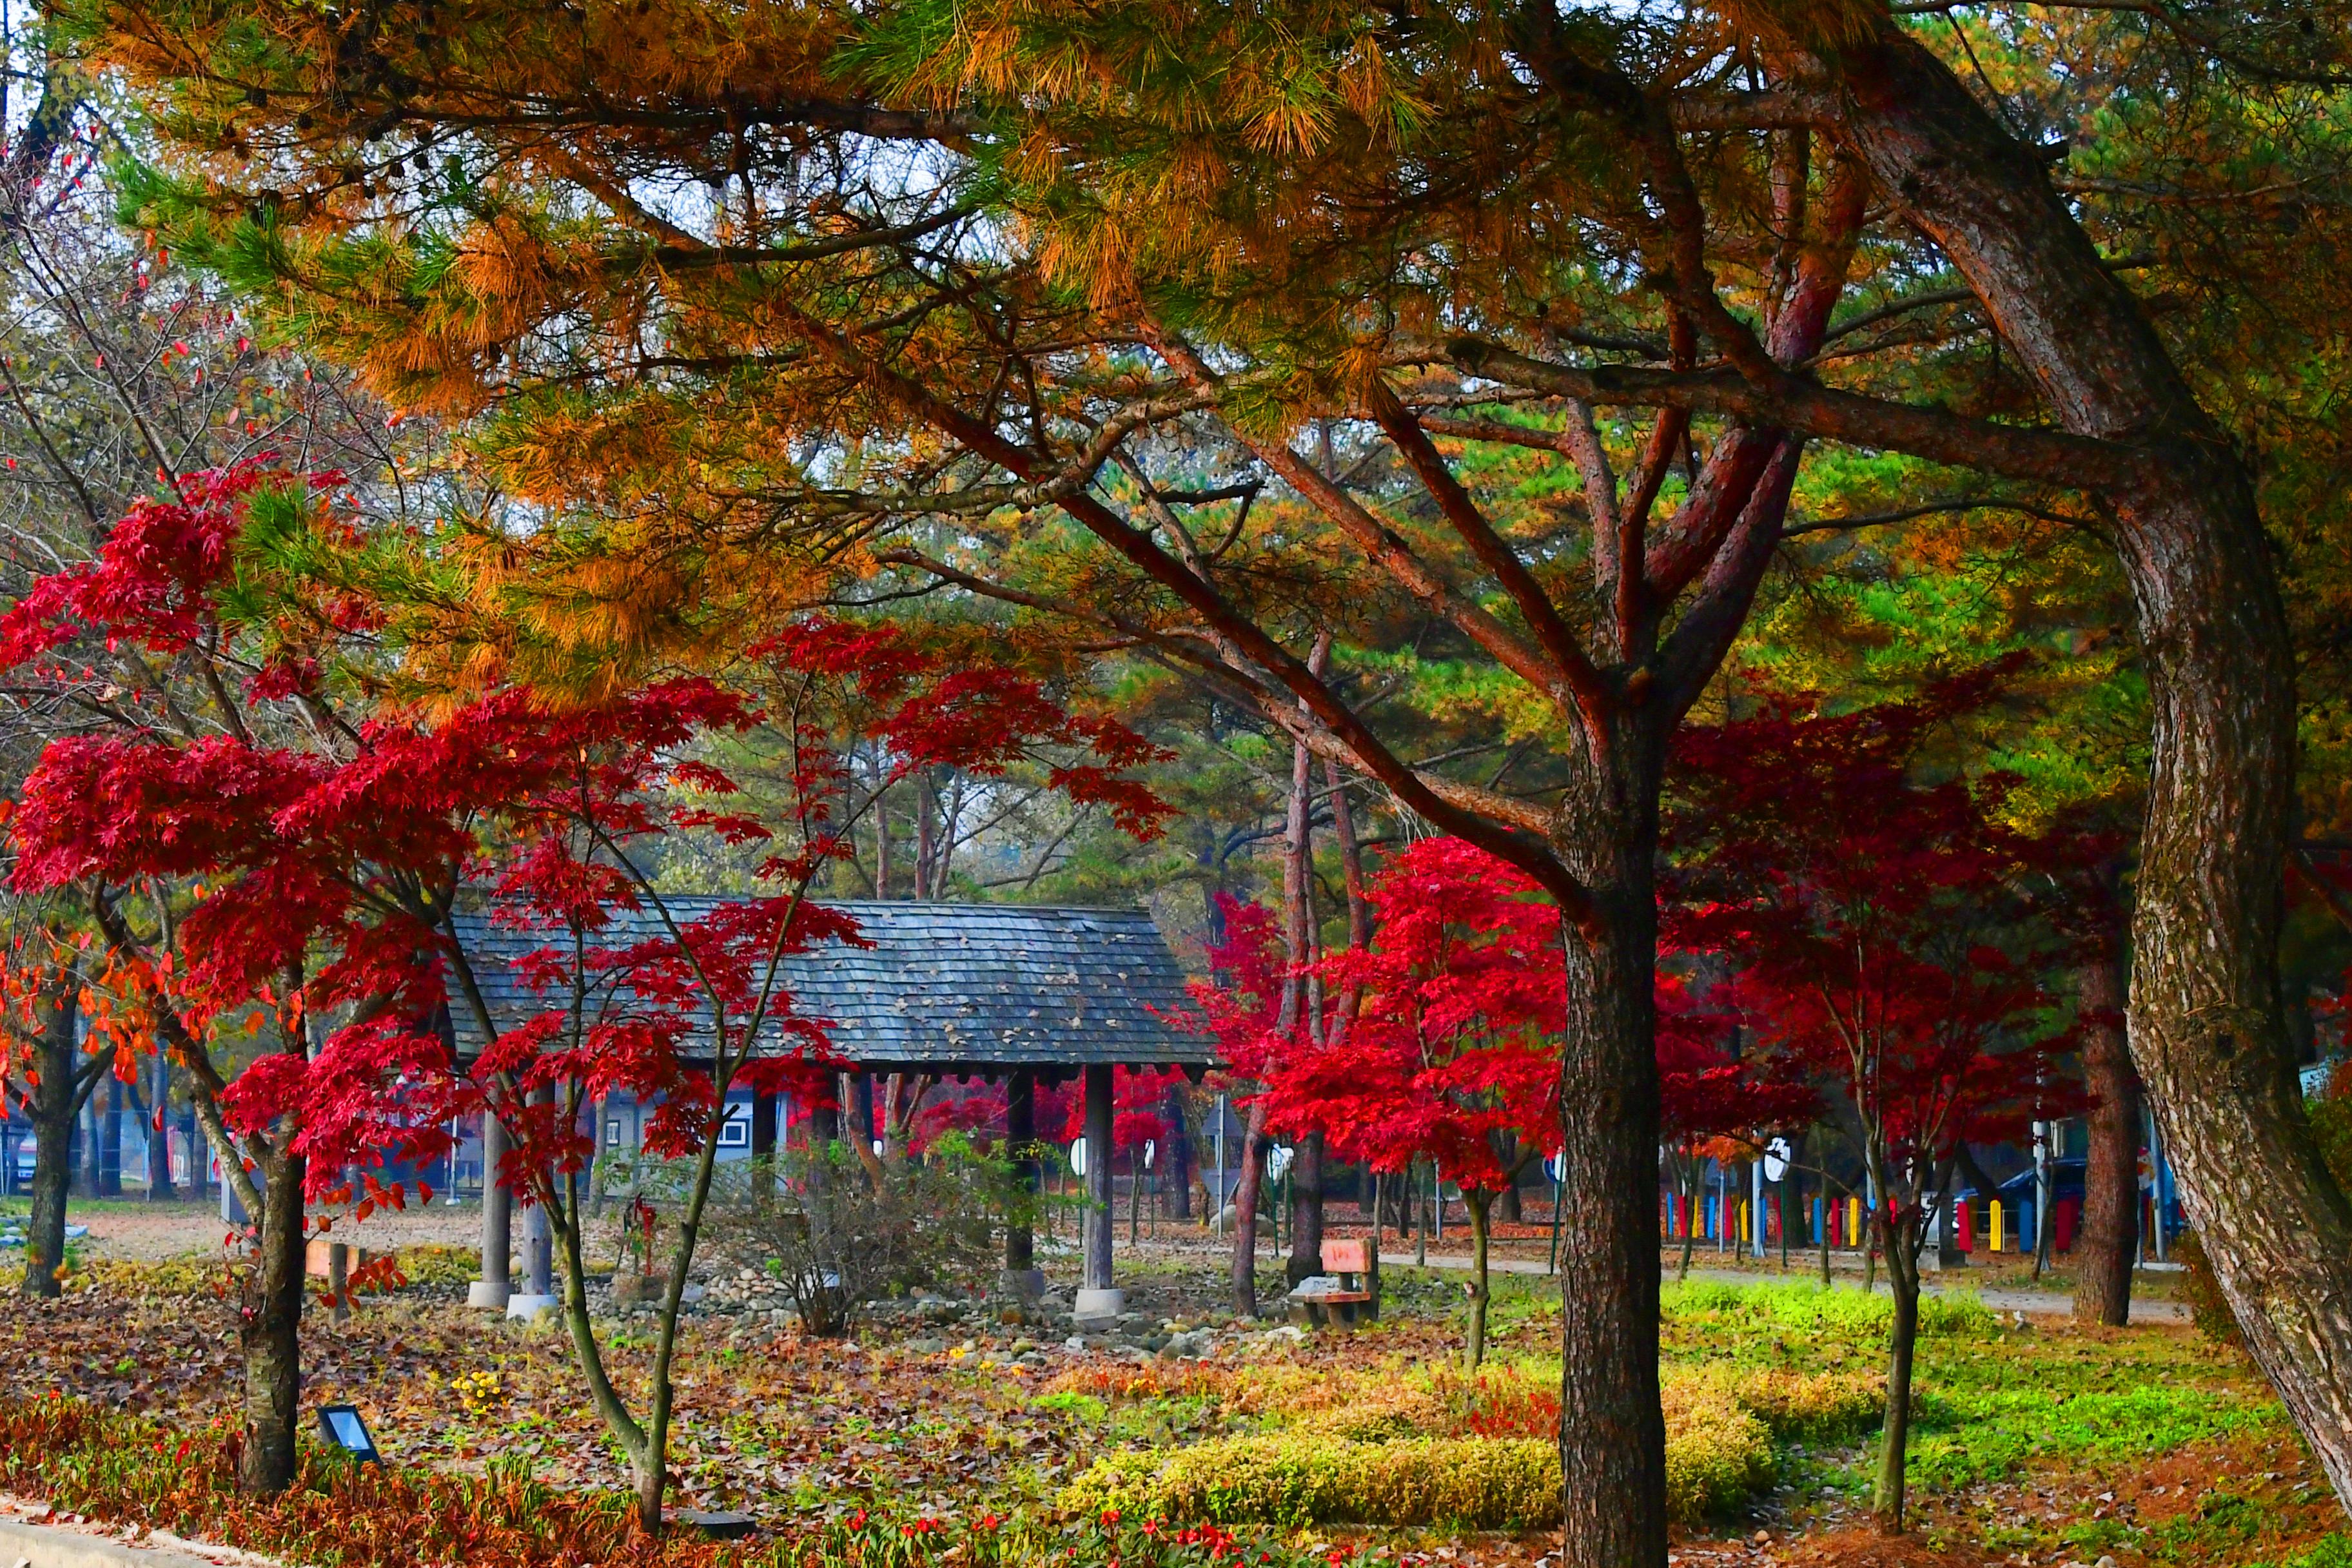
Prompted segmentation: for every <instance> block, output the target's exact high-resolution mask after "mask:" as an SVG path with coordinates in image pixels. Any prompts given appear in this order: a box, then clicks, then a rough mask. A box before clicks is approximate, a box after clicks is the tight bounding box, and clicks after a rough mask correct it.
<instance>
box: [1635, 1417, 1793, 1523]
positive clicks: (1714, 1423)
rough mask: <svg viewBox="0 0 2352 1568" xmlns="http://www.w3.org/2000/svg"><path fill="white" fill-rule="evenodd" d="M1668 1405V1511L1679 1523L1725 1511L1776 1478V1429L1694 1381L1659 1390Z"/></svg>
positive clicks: (1695, 1520) (1692, 1521) (1745, 1499)
mask: <svg viewBox="0 0 2352 1568" xmlns="http://www.w3.org/2000/svg"><path fill="white" fill-rule="evenodd" d="M1659 1394H1660V1396H1661V1397H1662V1399H1663V1400H1664V1404H1665V1407H1666V1512H1667V1514H1668V1516H1669V1517H1671V1518H1672V1519H1673V1520H1674V1521H1675V1522H1676V1523H1677V1524H1695V1523H1696V1522H1697V1521H1700V1520H1702V1519H1705V1518H1706V1517H1707V1516H1708V1515H1710V1514H1718V1513H1727V1512H1729V1511H1730V1510H1733V1509H1736V1508H1738V1506H1739V1505H1740V1504H1742V1503H1744V1502H1746V1501H1747V1500H1748V1497H1749V1496H1750V1494H1752V1493H1755V1492H1758V1491H1760V1490H1762V1489H1764V1488H1766V1487H1768V1486H1769V1485H1771V1484H1772V1477H1773V1474H1774V1472H1775V1469H1776V1466H1775V1464H1774V1456H1773V1453H1772V1433H1771V1430H1770V1428H1769V1427H1767V1426H1765V1425H1764V1423H1763V1422H1761V1421H1759V1420H1758V1419H1757V1418H1756V1417H1755V1416H1754V1415H1751V1414H1749V1413H1748V1411H1746V1410H1743V1409H1741V1408H1740V1407H1739V1406H1738V1405H1737V1404H1735V1403H1734V1402H1733V1401H1731V1400H1729V1399H1727V1398H1724V1397H1723V1396H1722V1395H1721V1394H1719V1393H1717V1392H1715V1391H1712V1390H1708V1389H1706V1388H1703V1387H1702V1386H1700V1385H1699V1384H1696V1383H1695V1382H1685V1383H1670V1384H1666V1385H1665V1386H1664V1387H1663V1388H1661V1389H1660V1390H1659Z"/></svg>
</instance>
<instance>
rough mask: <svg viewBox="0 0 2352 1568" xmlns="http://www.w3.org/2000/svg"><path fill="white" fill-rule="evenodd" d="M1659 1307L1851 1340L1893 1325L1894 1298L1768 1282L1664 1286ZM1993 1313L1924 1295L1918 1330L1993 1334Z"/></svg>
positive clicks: (1971, 1303) (1957, 1298)
mask: <svg viewBox="0 0 2352 1568" xmlns="http://www.w3.org/2000/svg"><path fill="white" fill-rule="evenodd" d="M1659 1304H1660V1306H1661V1307H1662V1308H1663V1309H1664V1312H1665V1315H1666V1316H1668V1317H1669V1318H1677V1319H1691V1318H1708V1317H1712V1318H1719V1319H1727V1320H1729V1321H1734V1322H1742V1323H1757V1324H1774V1325H1778V1326H1780V1327H1783V1328H1790V1329H1811V1330H1829V1331H1834V1332H1840V1333H1843V1334H1845V1335H1847V1336H1849V1337H1854V1338H1860V1337H1864V1336H1880V1335H1884V1334H1885V1332H1886V1331H1887V1330H1888V1329H1889V1328H1890V1327H1891V1326H1892V1325H1893V1324H1894V1321H1895V1299H1894V1298H1893V1297H1891V1296H1887V1295H1884V1294H1882V1293H1880V1292H1877V1291H1864V1290H1857V1289H1852V1288H1851V1287H1837V1286H1832V1287H1831V1288H1829V1289H1822V1286H1821V1285H1820V1284H1819V1283H1818V1282H1816V1281H1813V1280H1810V1279H1790V1280H1767V1281H1761V1282H1759V1283H1757V1284H1754V1285H1718V1284H1714V1283H1711V1282H1699V1283H1684V1284H1678V1285H1668V1286H1665V1287H1664V1289H1662V1290H1661V1291H1660V1292H1659ZM1999 1327H2000V1321H1999V1320H1998V1319H1997V1318H1995V1317H1994V1315H1993V1313H1992V1311H1991V1310H1990V1308H1988V1307H1987V1306H1986V1305H1985V1304H1984V1303H1983V1302H1982V1301H1980V1300H1978V1299H1977V1298H1976V1297H1974V1296H1972V1295H1966V1294H1960V1295H1946V1296H1922V1297H1921V1298H1920V1300H1919V1331H1920V1332H1921V1333H1922V1334H1940V1335H1948V1336H1950V1337H1953V1338H1961V1337H1966V1336H1969V1335H1977V1334H1990V1333H1992V1332H1993V1331H1996V1330H1997V1329H1998V1328H1999Z"/></svg>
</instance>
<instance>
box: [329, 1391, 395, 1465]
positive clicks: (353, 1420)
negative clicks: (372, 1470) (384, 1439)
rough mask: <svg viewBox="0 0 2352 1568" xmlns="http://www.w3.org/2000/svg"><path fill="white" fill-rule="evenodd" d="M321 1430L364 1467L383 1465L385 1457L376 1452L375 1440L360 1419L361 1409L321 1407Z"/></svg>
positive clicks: (342, 1406)
mask: <svg viewBox="0 0 2352 1568" xmlns="http://www.w3.org/2000/svg"><path fill="white" fill-rule="evenodd" d="M319 1430H320V1433H321V1434H322V1435H323V1436H325V1437H326V1439H327V1441H328V1442H330V1443H332V1444H333V1445H334V1446H335V1447H338V1448H341V1450H342V1451H343V1452H344V1453H346V1454H349V1455H350V1456H351V1457H352V1458H354V1459H356V1460H358V1461H359V1462H360V1463H362V1464H363V1465H381V1464H383V1455H381V1454H379V1453H377V1452H376V1451H375V1439H374V1438H373V1437H371V1436H368V1429H367V1423H366V1422H365V1421H362V1420H361V1419H360V1413H359V1407H358V1406H357V1405H320V1407H319Z"/></svg>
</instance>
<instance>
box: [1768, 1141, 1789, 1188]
mask: <svg viewBox="0 0 2352 1568" xmlns="http://www.w3.org/2000/svg"><path fill="white" fill-rule="evenodd" d="M1795 1157H1796V1153H1795V1151H1794V1150H1792V1149H1790V1147H1789V1141H1788V1140H1787V1139H1786V1138H1775V1139H1773V1140H1772V1141H1771V1142H1769V1143H1767V1144H1765V1145H1764V1179H1765V1180H1766V1181H1768V1182H1777V1181H1779V1180H1780V1178H1781V1177H1783V1176H1785V1175H1787V1174H1788V1173H1789V1162H1790V1160H1792V1159H1794V1158H1795Z"/></svg>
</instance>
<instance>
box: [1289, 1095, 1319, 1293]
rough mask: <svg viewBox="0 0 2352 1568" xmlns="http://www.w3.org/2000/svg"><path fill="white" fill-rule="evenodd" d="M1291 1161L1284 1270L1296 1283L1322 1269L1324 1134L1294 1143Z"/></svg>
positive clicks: (1314, 1134)
mask: <svg viewBox="0 0 2352 1568" xmlns="http://www.w3.org/2000/svg"><path fill="white" fill-rule="evenodd" d="M1294 1154H1295V1157H1294V1158H1293V1159H1292V1160H1291V1162H1290V1262H1289V1265H1288V1267H1287V1268H1285V1270H1284V1273H1285V1274H1286V1276H1287V1278H1288V1279H1289V1281H1290V1283H1291V1284H1292V1285H1293V1286H1296V1285H1297V1283H1298V1282H1299V1281H1300V1280H1301V1279H1307V1278H1308V1277H1309V1276H1310V1275H1316V1274H1320V1273H1322V1272H1323V1134H1321V1133H1320V1132H1310V1133H1308V1134H1307V1136H1305V1137H1304V1138H1301V1139H1300V1140H1298V1142H1297V1144H1296V1145H1294Z"/></svg>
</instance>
